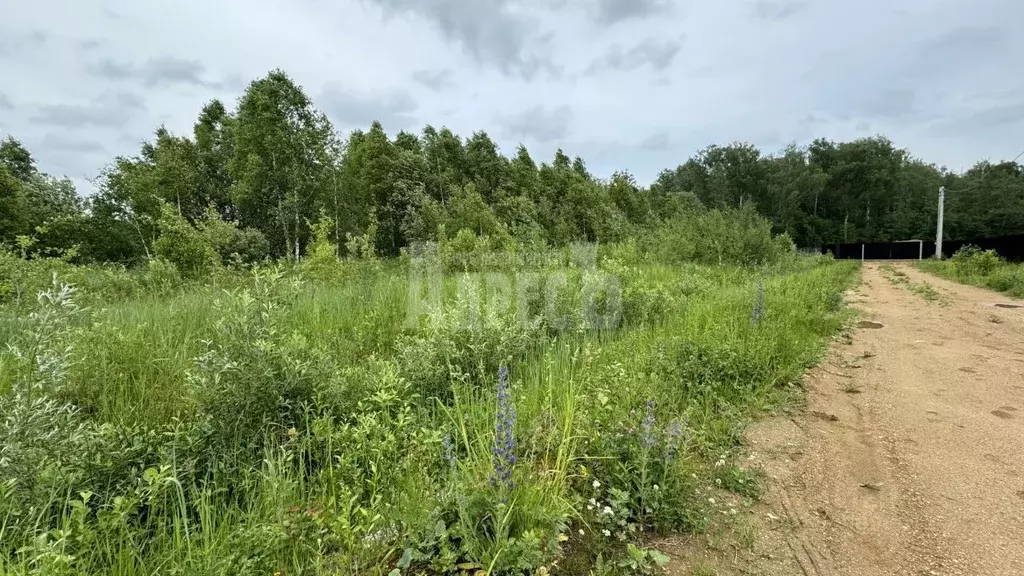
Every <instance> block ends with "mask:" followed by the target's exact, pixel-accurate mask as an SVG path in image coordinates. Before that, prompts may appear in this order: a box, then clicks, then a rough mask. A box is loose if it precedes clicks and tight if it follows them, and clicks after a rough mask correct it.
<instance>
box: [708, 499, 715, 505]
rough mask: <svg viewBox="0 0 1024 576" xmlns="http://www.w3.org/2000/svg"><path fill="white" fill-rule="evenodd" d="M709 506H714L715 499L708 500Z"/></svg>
mask: <svg viewBox="0 0 1024 576" xmlns="http://www.w3.org/2000/svg"><path fill="white" fill-rule="evenodd" d="M708 504H711V505H712V506H714V504H715V499H714V498H708Z"/></svg>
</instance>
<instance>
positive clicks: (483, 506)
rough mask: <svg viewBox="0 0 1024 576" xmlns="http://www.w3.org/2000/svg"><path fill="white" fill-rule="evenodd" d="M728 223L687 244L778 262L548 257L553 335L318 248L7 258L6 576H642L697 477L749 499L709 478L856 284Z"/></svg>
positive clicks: (3, 325)
mask: <svg viewBox="0 0 1024 576" xmlns="http://www.w3.org/2000/svg"><path fill="white" fill-rule="evenodd" d="M726 224H728V223H722V225H723V226H726ZM728 226H732V227H733V228H730V229H731V230H733V231H734V232H735V234H737V237H740V238H746V240H744V242H746V244H744V245H742V246H733V247H729V246H719V247H717V248H716V247H715V246H713V245H712V244H711V243H709V242H708V241H707V239H706V238H703V239H702V238H697V237H692V236H686V237H687V238H690V240H692V241H693V242H695V243H696V244H695V245H694V247H692V248H693V250H698V251H699V252H700V253H701V254H702V255H703V256H702V259H705V260H706V259H709V258H710V259H713V260H715V261H716V262H717V260H718V259H719V258H721V259H722V261H725V262H729V261H732V262H737V261H738V262H745V261H750V263H761V264H764V263H766V262H767V263H768V264H769V266H768V267H762V268H760V269H757V270H754V269H751V268H738V267H734V266H729V265H717V264H716V265H697V264H693V263H680V262H678V261H677V259H676V258H675V257H672V258H670V259H669V260H668V261H661V260H659V258H658V253H659V251H660V250H659V251H651V250H645V249H643V247H638V246H637V245H635V244H634V245H632V246H631V245H621V246H609V247H603V248H602V249H601V250H600V251H599V256H600V258H597V260H596V262H595V263H594V264H593V266H591V267H589V268H587V267H580V266H575V267H574V266H573V265H568V264H567V262H568V261H569V258H568V257H567V256H565V255H564V254H563V255H560V256H558V258H559V260H558V261H559V264H557V266H556V268H558V271H560V272H562V273H564V275H565V276H564V278H565V283H564V285H563V287H565V288H566V289H565V290H564V291H563V292H562V293H556V298H555V300H554V307H555V308H556V309H557V310H556V311H557V312H559V313H560V314H561V315H562V317H563V318H564V319H565V322H564V323H561V324H559V325H556V324H555V323H553V322H551V321H550V318H549V317H548V316H547V315H546V314H534V313H533V312H536V310H527V311H526V312H529V313H526V314H520V313H519V310H517V309H516V306H510V307H508V308H507V309H505V308H496V307H490V306H483V307H476V308H475V309H473V307H474V300H473V299H472V298H471V297H468V296H467V295H466V293H465V292H462V293H461V294H460V293H459V291H458V290H457V287H458V286H459V282H460V279H462V278H465V276H464V274H465V273H464V272H458V273H455V274H453V273H448V274H445V275H444V276H443V278H442V282H443V292H444V293H445V295H446V298H445V299H444V300H442V302H441V305H440V306H439V307H437V308H433V309H430V310H428V311H427V312H426V313H425V314H424V315H423V316H421V317H419V318H418V319H417V320H418V321H417V322H413V323H411V325H410V323H407V322H405V320H406V319H407V317H408V315H409V310H408V309H407V306H408V302H407V298H406V296H407V292H406V288H407V282H408V281H407V279H408V278H409V269H408V264H407V263H404V262H396V261H388V260H381V259H378V258H377V257H376V256H375V255H374V253H373V251H372V249H370V247H371V246H372V244H373V242H372V238H370V237H366V238H361V239H360V240H359V241H357V242H355V243H353V244H352V246H350V247H349V248H350V250H352V251H353V252H356V253H357V255H358V256H359V257H358V258H350V259H347V260H341V259H338V258H337V256H336V253H335V252H334V249H333V248H332V246H333V245H332V244H331V242H330V239H329V237H328V233H327V232H328V231H327V229H326V228H323V229H320V230H316V231H315V238H314V240H315V243H316V248H315V250H314V254H315V256H316V257H315V258H314V259H311V260H310V261H308V262H300V263H298V264H288V265H257V266H253V267H252V269H251V270H249V271H237V270H229V269H226V268H224V267H222V266H214V267H213V268H210V270H211V274H212V277H210V278H208V279H205V280H204V281H202V282H200V281H198V280H187V279H182V278H181V276H180V274H177V272H176V271H177V268H176V267H174V266H172V265H170V264H168V263H166V262H163V261H154V262H153V263H151V264H150V265H149V266H148V267H146V268H143V269H141V270H131V271H129V270H125V269H114V268H106V267H75V266H71V265H69V264H67V263H66V262H64V261H60V260H46V259H40V260H33V261H24V260H22V259H20V258H17V257H15V256H13V255H10V254H4V255H0V266H3V267H5V268H4V269H5V270H9V271H12V272H13V273H12V274H9V275H6V276H5V278H6V279H7V280H6V282H7V283H6V284H4V285H3V286H2V287H0V290H2V291H3V292H2V294H0V298H2V299H3V300H4V302H5V304H4V305H3V307H2V308H0V334H2V335H3V336H4V338H5V339H6V341H7V342H9V343H10V344H11V349H10V350H8V351H5V352H3V353H0V408H2V409H3V413H4V418H3V419H2V421H0V542H3V544H2V546H0V573H4V574H7V573H12V574H75V575H79V574H116V575H126V576H127V575H134V574H154V573H171V574H192V573H201V574H241V573H261V574H273V573H275V572H279V573H282V574H294V573H304V574H331V573H344V574H388V573H392V574H394V573H396V572H395V571H397V573H398V574H415V573H457V572H475V571H483V572H485V573H491V574H509V575H517V574H529V573H535V574H543V573H545V571H546V572H547V573H549V574H570V575H582V574H589V573H591V572H592V573H594V574H602V573H605V574H612V573H615V574H618V573H633V574H651V573H656V572H657V571H658V570H660V565H661V564H662V563H663V562H664V557H663V556H661V555H660V553H658V552H656V551H654V550H650V549H647V548H645V547H644V546H643V542H644V541H645V539H646V538H648V537H649V536H650V535H652V534H654V533H668V532H675V531H699V530H701V529H703V527H704V526H706V525H707V523H708V521H707V516H708V514H706V513H705V510H706V509H707V502H706V500H707V492H706V491H704V490H705V489H706V488H708V486H709V485H711V484H714V483H715V480H718V481H719V483H720V485H721V486H722V487H723V488H727V489H729V490H733V491H735V492H737V493H740V494H743V495H745V496H749V497H756V495H757V493H758V488H757V486H758V484H759V483H758V481H757V477H756V475H754V474H751V473H750V472H748V471H744V470H741V469H739V468H732V467H725V466H722V467H718V468H716V467H715V466H714V463H715V462H716V461H717V460H718V458H719V456H720V455H721V454H722V453H728V452H729V450H730V449H731V447H732V446H733V445H734V444H735V442H736V440H737V438H738V437H739V435H740V434H741V432H742V430H743V426H744V424H745V423H746V422H748V421H749V420H750V419H751V418H753V417H755V416H756V415H757V414H758V413H760V412H761V411H763V410H765V409H770V408H771V407H772V406H774V405H776V404H777V403H778V402H780V401H781V400H783V399H785V398H787V397H789V396H787V394H792V393H791V392H786V389H787V388H786V385H787V384H791V383H792V382H795V381H797V379H798V378H799V376H800V374H801V373H802V371H803V370H804V369H805V368H806V367H807V366H810V365H812V364H813V363H814V362H816V361H817V360H818V359H819V358H820V355H821V353H822V351H823V350H824V345H825V343H826V342H827V340H828V338H829V337H831V336H833V335H835V334H836V333H837V331H839V330H840V329H841V328H842V326H843V324H844V319H845V316H846V314H845V312H844V311H843V310H842V308H841V294H842V292H843V290H844V289H845V288H846V286H847V284H848V282H849V280H850V278H851V276H852V274H853V272H854V270H855V268H854V267H853V266H851V265H850V264H849V263H843V262H833V261H829V260H827V259H807V260H803V259H791V258H789V257H787V256H785V255H784V251H783V250H782V248H781V245H776V244H774V243H765V242H761V241H760V240H758V238H761V236H759V235H758V234H760V232H757V230H754V229H753V228H750V227H749V226H746V225H743V224H742V223H738V224H737V223H732V224H728ZM666 234H669V232H666ZM672 234H678V235H684V234H689V232H686V231H685V230H681V229H680V230H676V231H674V232H672ZM669 236H671V234H670V235H669ZM669 236H666V237H669ZM679 237H682V236H679ZM193 240H194V239H193ZM334 241H335V242H337V239H335V240H334ZM465 241H466V237H465V235H463V238H462V239H461V240H459V242H465ZM459 246H461V244H460V245H459ZM456 247H457V246H449V248H446V249H451V250H454V249H455V248H456ZM172 248H173V247H171V246H168V247H167V249H168V253H169V254H170V253H171V252H172V250H171V249H172ZM463 248H465V247H463ZM471 248H472V249H471V250H470V252H472V251H477V250H478V246H477V242H476V241H474V244H473V246H472V247H471ZM460 250H462V248H460ZM466 250H469V248H466ZM466 250H462V252H460V254H465V253H466ZM695 253H696V252H695ZM448 256H449V257H450V258H451V261H452V262H455V257H454V252H453V253H452V254H449V255H448ZM200 265H201V266H200ZM197 266H198V267H200V268H203V269H206V268H207V267H208V266H209V262H208V260H206V259H204V260H203V261H202V262H200V263H198V264H197ZM505 266H507V268H505V269H503V271H504V272H507V273H509V274H511V275H515V274H519V273H522V272H524V269H523V267H522V266H520V265H518V264H507V265H505ZM53 271H57V272H58V273H59V274H61V278H62V279H63V280H57V281H54V279H53V276H52V272H53ZM602 275H612V276H614V277H616V278H618V280H619V282H620V287H621V309H622V320H623V322H622V324H621V325H619V326H618V327H615V326H605V325H600V326H593V325H590V326H588V324H587V318H586V313H584V312H580V310H581V306H582V305H583V304H584V303H587V302H588V298H589V299H590V300H591V301H592V302H593V303H594V304H595V306H596V307H597V309H598V310H599V311H601V313H605V312H607V311H608V310H609V308H614V304H615V293H614V290H611V289H607V285H605V284H602V282H603V280H602V279H601V278H602ZM72 283H74V284H76V285H77V286H76V287H75V288H72V286H71V284H72ZM601 286H605V288H601ZM541 288H543V286H541ZM37 293H41V294H42V296H41V297H40V298H39V299H38V300H34V299H32V298H29V295H30V294H37ZM531 306H532V305H531ZM752 310H753V311H754V312H752ZM755 312H756V313H755ZM474 314H475V320H474V321H472V322H469V321H467V315H474Z"/></svg>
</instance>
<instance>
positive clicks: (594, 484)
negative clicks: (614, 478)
mask: <svg viewBox="0 0 1024 576" xmlns="http://www.w3.org/2000/svg"><path fill="white" fill-rule="evenodd" d="M591 486H593V487H594V488H600V487H601V483H600V482H598V481H597V480H594V483H593V484H591Z"/></svg>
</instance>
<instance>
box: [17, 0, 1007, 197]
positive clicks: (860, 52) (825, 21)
mask: <svg viewBox="0 0 1024 576" xmlns="http://www.w3.org/2000/svg"><path fill="white" fill-rule="evenodd" d="M3 1H4V3H5V4H7V6H4V7H3V10H2V12H3V14H4V16H3V18H2V19H0V78H2V79H3V82H0V136H3V135H7V134H9V135H13V136H14V137H16V138H17V139H19V140H20V141H21V142H22V143H23V144H25V145H26V147H28V148H29V150H30V151H31V152H32V153H33V154H34V156H35V157H36V158H37V161H38V165H39V168H40V169H41V170H43V171H45V172H48V173H50V174H53V175H58V176H59V175H66V176H68V177H70V178H72V180H73V181H74V182H75V183H76V185H77V186H78V188H79V191H80V192H81V193H89V192H90V189H91V188H92V185H91V184H90V181H92V180H93V179H94V178H95V177H96V176H97V175H98V174H99V173H100V171H101V170H102V168H103V167H104V166H105V165H107V164H108V163H109V162H110V161H111V160H112V159H113V158H114V157H115V156H117V155H131V154H136V153H137V152H138V150H139V145H140V143H141V142H142V141H144V140H146V139H149V138H151V137H152V135H153V132H154V131H155V129H156V128H157V127H158V126H160V125H161V124H162V125H165V126H166V127H167V128H168V129H169V130H171V131H172V132H174V133H178V134H189V133H191V130H192V126H193V124H194V123H195V120H196V117H197V115H198V113H199V110H200V108H201V107H202V105H203V104H204V103H205V102H207V101H209V100H211V99H214V98H219V99H221V100H223V101H224V102H225V104H227V105H228V106H229V107H233V106H234V104H235V103H236V101H237V100H238V98H239V97H240V96H241V95H242V93H243V92H244V90H245V87H246V86H247V85H248V83H249V82H250V81H252V80H254V79H256V78H259V77H261V76H263V75H265V74H266V73H267V72H269V71H270V70H273V69H275V68H280V69H282V70H284V71H285V72H287V73H288V74H289V75H290V76H291V77H292V78H293V79H294V80H295V81H296V82H297V83H298V84H300V85H301V86H302V87H303V89H304V90H305V91H306V93H307V94H309V95H310V97H312V99H313V101H314V104H315V105H316V106H317V107H318V108H319V109H321V110H323V111H324V112H326V113H327V115H328V116H329V117H330V118H331V120H332V122H333V124H334V126H335V128H336V129H337V130H338V131H339V132H341V133H342V134H347V133H348V132H349V131H351V130H353V129H366V128H367V127H368V126H369V124H370V123H371V122H372V121H373V120H374V119H377V120H380V122H381V123H382V124H383V125H384V127H385V129H387V130H388V131H389V132H390V133H392V134H394V133H396V132H398V131H399V130H409V131H414V132H419V131H420V130H421V129H422V128H423V126H424V125H426V124H431V125H433V126H435V127H440V126H447V127H449V128H451V129H452V130H453V131H455V132H456V133H457V134H460V135H462V136H469V135H470V134H472V132H474V131H477V130H484V131H486V132H487V133H488V134H489V135H490V136H491V137H492V138H493V139H494V140H495V141H496V142H498V144H499V145H500V146H501V148H502V151H504V152H505V153H506V154H511V153H512V152H513V151H514V150H515V147H516V146H517V145H518V144H520V143H522V144H524V145H526V146H527V148H529V150H530V152H531V154H532V155H533V157H534V158H535V159H536V160H538V161H546V160H549V159H550V158H551V157H552V156H553V154H554V151H555V150H556V149H557V148H562V149H563V150H564V151H565V152H566V153H567V154H569V155H570V156H576V155H579V156H582V157H583V158H584V160H585V161H586V163H587V166H588V167H589V168H590V170H591V171H592V172H593V173H595V174H596V175H598V176H602V177H604V176H610V175H611V174H612V173H613V172H615V171H617V170H628V171H630V172H632V173H633V174H634V175H636V177H637V179H638V181H640V182H641V183H649V182H651V181H652V180H653V179H654V178H655V177H656V176H657V174H658V172H660V171H661V170H662V169H665V168H674V167H675V166H676V165H678V164H681V163H683V162H685V161H686V159H687V158H689V157H690V156H692V155H693V154H694V153H695V152H696V151H697V150H699V149H701V148H703V147H704V146H707V145H709V144H728V143H730V142H737V141H739V142H750V143H753V144H754V145H756V146H758V147H759V148H761V150H762V151H764V152H765V153H773V152H777V151H780V150H782V149H783V148H784V147H785V146H786V145H788V144H790V143H795V144H797V145H804V144H807V143H809V142H810V141H811V140H813V139H814V138H817V137H825V138H829V139H833V140H850V139H855V138H860V137H866V136H872V135H877V134H882V135H885V136H887V137H889V138H890V139H892V140H893V141H894V142H895V143H896V144H897V145H898V146H900V147H904V148H907V149H908V150H910V152H911V153H912V154H914V155H915V156H917V157H919V158H922V159H924V160H925V161H928V162H933V163H935V164H937V165H940V166H947V167H949V168H950V169H953V170H957V171H959V170H961V169H966V168H968V167H969V166H970V165H972V164H973V163H974V162H976V161H978V160H984V159H987V160H992V161H999V160H1005V159H1012V158H1013V157H1014V156H1016V155H1017V154H1018V153H1019V152H1021V150H1024V34H1021V33H1020V32H1021V29H1022V28H1021V27H1022V23H1024V3H1022V2H1017V1H1015V0H972V1H970V2H968V1H965V0H884V1H880V0H858V1H849V0H804V1H800V0H780V1H772V0H742V1H730V0H703V1H699V2H698V1H695V0H518V1H515V0H333V1H328V0H289V1H285V0H218V1H216V2H211V1H209V0H176V1H175V2H156V1H140V0H90V1H88V2H83V1H81V0H62V1H57V0H34V1H32V2H15V0H3Z"/></svg>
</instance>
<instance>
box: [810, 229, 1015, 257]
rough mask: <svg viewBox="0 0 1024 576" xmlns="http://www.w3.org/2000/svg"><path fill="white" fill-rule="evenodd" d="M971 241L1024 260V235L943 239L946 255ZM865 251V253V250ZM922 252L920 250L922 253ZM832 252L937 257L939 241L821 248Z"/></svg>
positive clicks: (851, 254) (836, 253)
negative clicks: (936, 249)
mask: <svg viewBox="0 0 1024 576" xmlns="http://www.w3.org/2000/svg"><path fill="white" fill-rule="evenodd" d="M968 244H972V245H974V246H977V247H978V248H981V249H982V250H995V251H996V253H997V254H999V255H1000V256H1002V257H1003V258H1005V259H1007V260H1010V261H1012V262H1024V234H1014V235H1012V236H998V237H994V238H974V239H972V240H943V241H942V256H943V257H944V258H949V257H950V256H952V255H953V254H956V251H957V250H959V249H960V248H963V247H964V246H967V245H968ZM862 250H863V252H862ZM919 251H920V252H919ZM828 252H831V253H832V255H833V256H834V257H836V258H837V259H842V260H860V258H861V257H862V256H863V258H864V259H865V260H916V259H917V257H918V254H919V253H920V255H921V257H922V258H931V257H933V256H935V242H922V243H920V244H919V243H917V242H870V243H867V244H829V245H827V246H823V247H822V248H821V253H822V254H826V253H828Z"/></svg>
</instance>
